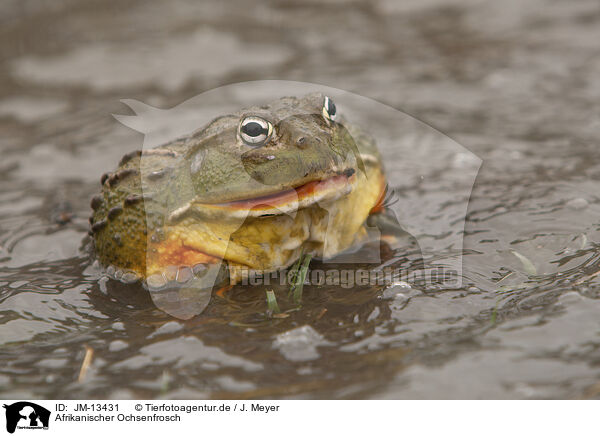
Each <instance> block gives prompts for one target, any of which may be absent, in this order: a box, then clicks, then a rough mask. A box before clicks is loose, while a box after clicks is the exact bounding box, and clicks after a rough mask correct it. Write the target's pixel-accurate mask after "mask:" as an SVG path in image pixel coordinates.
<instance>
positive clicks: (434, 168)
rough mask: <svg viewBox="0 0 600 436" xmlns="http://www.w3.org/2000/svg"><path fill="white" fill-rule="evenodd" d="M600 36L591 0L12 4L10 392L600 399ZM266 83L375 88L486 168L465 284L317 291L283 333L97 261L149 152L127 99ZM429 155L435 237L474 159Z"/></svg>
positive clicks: (0, 368) (0, 83) (1, 240)
mask: <svg viewBox="0 0 600 436" xmlns="http://www.w3.org/2000/svg"><path fill="white" fill-rule="evenodd" d="M598 41H600V5H599V4H598V2H597V1H586V0H581V1H577V2H572V1H568V0H531V1H527V2H522V1H518V0H509V1H504V2H497V1H496V2H494V1H486V0H419V1H417V0H408V1H394V0H373V1H368V2H358V1H356V2H353V1H342V0H326V1H305V2H295V1H283V0H281V1H278V0H270V1H264V2H261V4H256V5H251V4H249V2H243V1H240V0H235V1H228V2H224V1H202V2H195V1H191V0H188V1H186V0H176V1H170V2H159V1H137V0H125V1H113V0H103V1H92V0H86V1H81V0H77V1H75V0H53V1H44V0H4V1H3V2H2V4H1V5H0V131H1V132H2V134H1V135H0V151H1V155H0V344H1V345H0V362H2V364H0V395H1V396H3V397H5V398H6V397H26V398H90V397H93V398H156V397H162V398H232V397H233V398H265V397H276V398H281V397H294V398H594V397H598V396H599V395H600V377H599V376H600V367H599V363H600V335H599V334H600V317H598V316H597V314H598V313H599V310H600V301H599V300H598V298H599V295H600V294H599V289H600V288H599V286H600V282H599V280H600V279H598V277H599V274H598V271H600V266H599V265H598V261H599V259H600V256H599V255H598V254H597V253H598V247H597V245H596V242H600V240H599V239H598V233H597V232H598V231H599V230H600V229H599V228H598V216H600V214H599V212H600V211H599V205H600V203H599V197H598V192H599V191H598V180H600V160H599V153H598V140H599V137H600V134H599V131H600V103H599V102H600V80H599V77H600V44H599V43H598ZM264 79H284V80H296V81H302V82H311V83H316V84H321V85H324V86H330V87H335V88H340V89H344V90H347V91H350V92H352V93H355V94H359V95H362V96H365V97H369V98H371V99H374V100H377V101H379V102H381V103H384V104H386V105H389V106H391V107H394V108H396V109H398V110H401V111H403V112H406V113H407V114H409V115H411V116H413V117H416V118H417V119H419V120H421V121H423V122H424V123H426V124H427V125H429V126H432V127H433V128H435V129H437V130H439V131H440V132H443V134H445V135H448V136H449V137H451V138H452V139H454V140H455V141H457V142H458V143H460V144H461V145H463V146H464V147H466V148H467V149H468V150H470V151H471V152H473V153H474V154H475V155H477V156H478V157H479V158H481V159H482V160H483V166H482V168H481V170H480V171H479V175H478V177H477V180H476V182H475V186H474V188H473V193H472V195H471V198H470V200H471V202H470V204H469V210H468V214H467V221H466V228H465V243H464V244H465V247H464V248H465V254H466V256H465V258H464V265H465V270H464V272H463V274H464V277H463V282H464V286H463V287H461V288H460V289H456V290H447V291H444V292H435V291H436V290H435V289H430V288H427V286H419V285H418V284H411V283H397V284H395V285H394V286H391V287H388V288H385V289H383V288H374V289H367V290H364V289H363V290H358V289H357V290H355V291H353V292H338V291H336V290H332V289H329V290H319V289H309V290H308V291H307V301H306V302H305V306H304V308H303V310H302V311H299V312H294V313H292V314H291V315H290V316H289V317H288V318H282V319H279V320H272V319H267V318H266V317H265V316H264V311H265V303H264V299H263V296H264V290H256V291H252V292H243V290H238V291H236V292H234V293H233V294H232V296H231V301H228V302H223V301H216V302H214V304H212V305H211V306H210V307H209V309H208V311H207V312H206V313H205V314H203V315H201V316H200V317H197V318H196V319H194V320H192V321H190V322H181V321H175V320H172V319H171V318H169V317H168V316H167V315H165V314H164V313H162V312H160V311H158V310H157V309H156V308H154V307H153V306H152V304H151V302H149V301H148V299H147V297H145V296H144V295H143V293H133V292H130V291H129V290H127V289H125V290H123V289H121V288H119V285H117V284H115V283H113V282H112V281H107V280H106V278H104V277H102V276H101V273H100V272H98V271H96V270H94V269H93V267H90V262H89V256H88V254H87V252H86V250H85V235H86V231H87V228H86V226H87V219H88V216H89V212H90V210H89V199H90V198H91V196H92V195H93V194H94V193H95V192H97V191H98V189H99V184H98V181H99V178H100V175H101V174H102V173H103V172H106V171H109V170H112V169H114V168H115V166H116V164H117V162H118V161H119V159H120V157H121V156H122V155H123V154H125V153H126V152H128V151H131V150H133V149H136V148H140V147H141V145H142V137H141V135H140V134H139V133H137V132H135V131H133V130H130V129H128V128H127V127H125V126H123V125H121V124H119V123H118V122H117V121H115V120H114V118H113V117H112V116H111V114H112V113H124V114H127V113H129V112H128V109H127V108H125V107H124V106H123V105H122V104H121V103H120V102H119V100H120V99H122V98H130V99H138V100H141V101H144V102H146V103H148V104H151V105H153V106H157V107H160V108H170V107H173V106H175V105H177V104H179V103H181V102H183V101H185V100H187V99H189V98H191V97H193V96H195V95H197V94H199V93H201V92H203V91H207V90H210V89H213V88H215V87H219V86H223V85H227V84H231V83H236V82H242V81H251V80H264ZM425 156H426V157H425V159H431V165H430V173H429V177H426V178H425V179H423V180H421V179H418V180H417V179H416V180H414V182H413V183H412V184H411V185H409V186H404V187H403V191H402V190H401V191H400V201H402V195H403V194H402V193H403V192H404V194H405V195H406V196H414V195H418V196H420V198H422V199H423V201H430V202H431V201H434V202H437V203H436V204H439V208H438V210H437V211H436V213H435V214H432V215H431V217H430V218H429V219H431V222H432V225H433V223H434V222H435V220H437V219H439V217H440V216H446V217H447V216H449V215H450V214H452V213H454V210H453V209H452V207H453V202H454V201H457V198H456V196H455V194H457V192H458V191H456V190H455V188H453V185H452V183H451V181H452V177H449V178H447V177H445V176H446V175H451V174H455V173H456V172H460V170H461V165H462V164H463V163H462V161H461V156H460V155H457V156H455V158H454V159H450V160H446V159H444V160H442V159H439V158H438V159H436V155H435V149H431V150H428V151H427V153H425ZM389 165H392V166H393V165H394V162H390V163H389ZM448 180H450V182H448ZM434 236H436V235H434ZM439 237H440V238H444V235H443V232H441V233H440V235H439ZM410 261H411V259H410V256H407V257H406V258H404V259H400V260H399V262H400V263H402V262H406V263H408V264H409V263H410ZM124 291H125V292H124ZM324 309H325V311H324ZM86 350H88V351H87V353H88V354H89V353H90V351H89V350H92V353H93V358H92V365H91V367H90V368H89V370H88V371H87V373H86V374H84V376H83V377H82V376H81V364H82V361H83V359H84V355H85V354H86Z"/></svg>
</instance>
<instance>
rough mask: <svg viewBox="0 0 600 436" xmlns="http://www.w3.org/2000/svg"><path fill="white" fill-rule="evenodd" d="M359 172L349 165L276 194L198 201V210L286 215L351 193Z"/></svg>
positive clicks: (234, 213)
mask: <svg viewBox="0 0 600 436" xmlns="http://www.w3.org/2000/svg"><path fill="white" fill-rule="evenodd" d="M355 173H356V171H355V170H354V169H353V168H349V169H346V170H344V171H341V172H340V173H337V174H335V175H333V176H330V177H327V178H324V179H320V180H312V181H309V182H307V183H304V184H302V185H300V186H297V187H294V188H290V189H284V190H282V191H279V192H276V193H274V194H270V195H264V196H259V197H253V198H247V199H242V200H234V201H229V202H225V203H211V204H208V203H202V204H196V205H195V207H194V209H196V210H202V211H205V212H210V213H217V214H218V213H219V212H222V213H224V214H226V215H228V216H230V217H236V216H238V215H239V216H240V217H248V216H250V217H266V216H273V215H282V214H285V213H290V212H294V211H296V210H299V209H303V208H306V207H309V206H312V205H313V204H318V203H320V202H329V201H335V200H337V199H338V198H340V197H342V196H345V195H347V194H349V193H350V192H351V191H352V188H353V186H354V184H355V183H356V174H355Z"/></svg>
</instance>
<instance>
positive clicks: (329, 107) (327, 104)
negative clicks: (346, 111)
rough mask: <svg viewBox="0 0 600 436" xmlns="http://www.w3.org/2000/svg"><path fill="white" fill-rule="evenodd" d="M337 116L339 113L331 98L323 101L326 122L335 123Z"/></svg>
mask: <svg viewBox="0 0 600 436" xmlns="http://www.w3.org/2000/svg"><path fill="white" fill-rule="evenodd" d="M336 116H337V111H336V108H335V103H334V102H333V100H332V99H330V98H329V97H325V100H324V101H323V117H324V118H325V119H326V120H331V121H335V118H336Z"/></svg>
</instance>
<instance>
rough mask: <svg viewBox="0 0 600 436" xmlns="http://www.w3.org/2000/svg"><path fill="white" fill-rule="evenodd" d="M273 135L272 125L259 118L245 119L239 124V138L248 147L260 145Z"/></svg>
mask: <svg viewBox="0 0 600 436" xmlns="http://www.w3.org/2000/svg"><path fill="white" fill-rule="evenodd" d="M271 133H273V125H272V124H271V123H270V122H268V121H267V120H265V119H263V118H259V117H246V118H244V119H243V120H242V122H241V123H240V137H241V138H242V140H243V141H244V142H245V143H246V144H248V145H262V144H264V143H265V142H267V140H268V139H269V137H270V136H271Z"/></svg>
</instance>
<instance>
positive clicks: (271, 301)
mask: <svg viewBox="0 0 600 436" xmlns="http://www.w3.org/2000/svg"><path fill="white" fill-rule="evenodd" d="M267 306H268V307H269V311H270V312H271V313H280V312H281V309H280V308H279V305H278V304H277V297H275V292H273V291H267Z"/></svg>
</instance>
